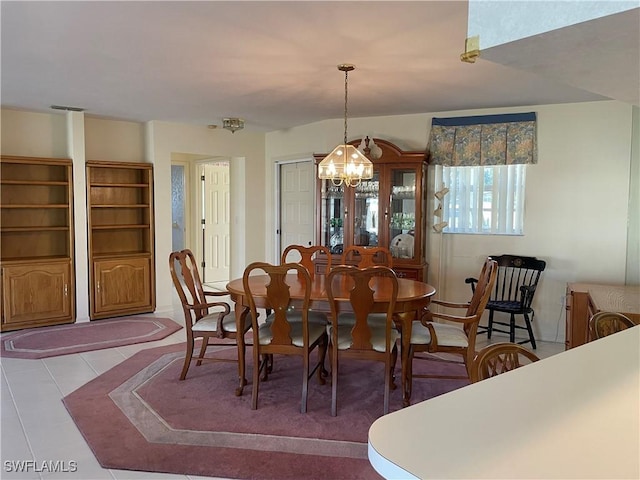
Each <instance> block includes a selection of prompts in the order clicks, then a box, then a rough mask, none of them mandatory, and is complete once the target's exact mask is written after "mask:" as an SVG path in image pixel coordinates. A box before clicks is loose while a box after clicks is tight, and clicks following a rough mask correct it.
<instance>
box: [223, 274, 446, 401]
mask: <svg viewBox="0 0 640 480" xmlns="http://www.w3.org/2000/svg"><path fill="white" fill-rule="evenodd" d="M286 281H287V284H288V285H289V294H290V297H291V302H292V307H293V308H295V307H296V306H297V305H300V304H302V300H303V298H304V287H305V286H304V283H303V281H302V280H301V279H300V278H299V277H298V275H297V274H289V275H287V278H286ZM326 282H327V276H326V275H322V274H315V275H313V276H312V277H311V301H310V304H309V309H310V310H313V311H318V312H322V313H326V314H327V315H331V306H330V303H329V298H328V295H327V283H326ZM334 282H335V283H334V284H333V285H332V287H333V288H332V290H333V295H334V298H335V300H336V301H337V303H338V312H339V313H341V312H348V311H351V304H350V301H349V294H350V291H351V289H352V287H353V282H352V280H351V279H349V278H345V277H342V278H341V277H336V278H334ZM268 284H269V276H268V275H253V276H251V277H249V285H250V289H251V292H252V294H253V298H254V301H255V304H256V308H264V309H269V308H270V305H269V303H268V301H267V285H268ZM369 285H370V286H371V289H372V290H373V292H374V293H373V299H374V310H375V311H376V312H386V311H387V309H388V307H389V302H390V300H391V291H392V289H391V280H390V279H389V278H385V277H374V278H373V279H372V280H371V282H370V284H369ZM227 291H228V292H229V295H230V298H231V300H232V301H233V302H234V303H235V315H236V322H237V325H238V326H240V325H244V322H245V321H246V316H247V315H248V314H249V299H248V296H247V293H246V292H245V291H244V287H243V283H242V278H238V279H235V280H232V281H230V282H229V283H228V284H227ZM435 293H436V289H435V288H434V287H433V286H432V285H429V284H428V283H424V282H420V281H417V280H412V279H407V278H398V297H397V298H396V303H395V312H394V314H395V315H394V321H395V322H396V326H397V327H398V328H399V330H400V334H401V339H400V342H401V350H400V357H401V363H402V392H403V393H402V396H403V397H402V398H403V404H404V405H407V404H408V395H409V393H408V391H407V390H408V385H407V379H406V373H407V366H408V365H407V362H408V360H409V358H408V352H409V342H410V340H411V326H412V323H413V321H414V320H416V319H419V318H420V315H421V312H423V311H424V310H425V309H427V308H428V306H429V303H430V302H431V298H432V297H433V295H434V294H435ZM238 331H240V328H238ZM244 372H245V345H244V341H243V340H240V341H239V342H238V376H239V386H238V389H237V390H236V395H241V394H242V390H243V387H244V385H245V384H246V378H245V374H244Z"/></svg>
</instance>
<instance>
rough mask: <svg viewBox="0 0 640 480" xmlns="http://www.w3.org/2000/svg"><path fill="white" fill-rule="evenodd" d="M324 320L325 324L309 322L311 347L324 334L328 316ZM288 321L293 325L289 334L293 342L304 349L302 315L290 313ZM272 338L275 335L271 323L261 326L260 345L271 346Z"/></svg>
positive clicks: (259, 329) (259, 332) (259, 331)
mask: <svg viewBox="0 0 640 480" xmlns="http://www.w3.org/2000/svg"><path fill="white" fill-rule="evenodd" d="M309 313H311V312H309ZM324 318H325V323H319V322H318V321H315V322H311V321H310V322H309V344H310V345H311V344H313V343H314V342H315V341H316V340H318V339H319V338H320V337H321V336H322V335H323V334H324V332H325V328H326V327H325V324H326V316H324ZM287 320H289V325H291V331H290V332H289V335H290V336H291V342H292V343H293V344H294V345H295V346H296V347H303V346H304V343H303V340H302V315H301V314H299V313H293V314H291V313H290V314H288V315H287ZM316 320H317V319H316ZM272 338H273V334H272V333H271V322H267V323H263V324H262V325H260V327H259V328H258V341H259V342H260V345H269V344H270V343H271V340H272Z"/></svg>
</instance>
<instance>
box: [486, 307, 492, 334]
mask: <svg viewBox="0 0 640 480" xmlns="http://www.w3.org/2000/svg"><path fill="white" fill-rule="evenodd" d="M492 330H493V310H489V325H488V326H487V338H491V331H492Z"/></svg>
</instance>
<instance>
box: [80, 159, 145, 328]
mask: <svg viewBox="0 0 640 480" xmlns="http://www.w3.org/2000/svg"><path fill="white" fill-rule="evenodd" d="M87 217H88V228H89V230H88V237H89V262H90V264H91V268H90V269H89V284H90V317H91V319H92V320H93V319H99V318H107V317H114V316H119V315H131V314H135V313H147V312H152V311H153V310H155V303H156V301H155V259H154V221H153V219H154V212H153V166H152V164H150V163H124V162H104V161H94V160H91V161H88V162H87Z"/></svg>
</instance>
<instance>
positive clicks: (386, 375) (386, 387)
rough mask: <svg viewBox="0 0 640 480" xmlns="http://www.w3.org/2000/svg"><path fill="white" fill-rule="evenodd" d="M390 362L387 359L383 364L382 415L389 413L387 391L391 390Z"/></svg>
mask: <svg viewBox="0 0 640 480" xmlns="http://www.w3.org/2000/svg"><path fill="white" fill-rule="evenodd" d="M390 370H391V360H390V358H389V357H387V359H386V360H385V362H384V405H383V408H382V414H383V415H386V414H387V413H389V391H390V390H391V375H390V374H389V372H390Z"/></svg>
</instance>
